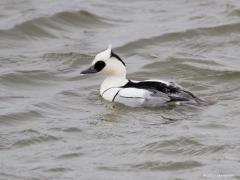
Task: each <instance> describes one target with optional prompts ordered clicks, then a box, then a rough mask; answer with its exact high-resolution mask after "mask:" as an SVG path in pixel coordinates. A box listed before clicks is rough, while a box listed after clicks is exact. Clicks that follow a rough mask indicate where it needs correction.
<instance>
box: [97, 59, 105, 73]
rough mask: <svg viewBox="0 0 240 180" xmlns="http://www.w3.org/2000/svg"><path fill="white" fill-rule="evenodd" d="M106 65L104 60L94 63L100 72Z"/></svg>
mask: <svg viewBox="0 0 240 180" xmlns="http://www.w3.org/2000/svg"><path fill="white" fill-rule="evenodd" d="M105 66H106V64H105V62H104V61H97V62H96V63H95V64H94V69H96V70H97V72H99V71H101V70H102V69H103V68H104V67H105Z"/></svg>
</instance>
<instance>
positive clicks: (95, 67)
mask: <svg viewBox="0 0 240 180" xmlns="http://www.w3.org/2000/svg"><path fill="white" fill-rule="evenodd" d="M98 72H100V73H103V74H104V75H106V76H108V77H109V76H117V77H124V78H125V77H126V65H125V63H124V62H123V60H122V59H121V58H120V57H119V56H118V55H117V54H115V53H114V52H113V51H112V48H111V45H109V46H108V48H107V49H106V50H104V51H102V52H100V53H98V54H97V55H96V56H95V58H94V60H93V62H92V64H91V66H90V67H89V68H88V69H86V70H84V71H82V72H81V74H92V73H98Z"/></svg>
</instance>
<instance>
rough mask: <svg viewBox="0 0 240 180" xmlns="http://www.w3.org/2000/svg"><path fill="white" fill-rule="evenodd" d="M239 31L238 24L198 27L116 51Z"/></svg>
mask: <svg viewBox="0 0 240 180" xmlns="http://www.w3.org/2000/svg"><path fill="white" fill-rule="evenodd" d="M239 31H240V23H231V24H222V25H218V26H213V27H198V28H194V29H188V30H184V31H177V32H170V33H166V34H162V35H158V36H154V37H150V38H142V39H138V40H136V41H133V42H129V43H127V44H124V45H123V46H120V47H118V48H116V49H117V50H118V51H120V52H124V51H125V50H127V49H138V48H143V47H145V46H149V45H154V44H156V43H160V42H161V43H163V42H169V41H179V40H183V39H188V38H200V37H202V36H221V35H224V36H225V35H226V34H227V33H239Z"/></svg>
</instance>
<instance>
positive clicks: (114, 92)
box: [81, 45, 209, 107]
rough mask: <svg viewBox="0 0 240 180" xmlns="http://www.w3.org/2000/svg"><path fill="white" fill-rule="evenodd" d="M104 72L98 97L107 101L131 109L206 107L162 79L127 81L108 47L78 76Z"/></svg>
mask: <svg viewBox="0 0 240 180" xmlns="http://www.w3.org/2000/svg"><path fill="white" fill-rule="evenodd" d="M98 72H101V73H103V74H104V75H105V76H106V78H105V80H104V81H103V83H102V85H101V88H100V95H101V96H102V97H103V98H104V99H105V100H107V101H111V102H118V103H121V104H124V105H127V106H131V107H159V106H164V105H168V104H175V105H196V106H205V105H208V104H209V102H208V101H206V100H204V99H202V98H200V97H197V96H196V95H194V94H193V93H191V92H190V91H188V90H187V89H185V88H183V87H182V86H180V85H178V84H176V83H173V82H166V81H162V80H145V81H134V80H129V79H127V78H126V65H125V63H124V62H123V60H122V59H121V58H120V57H119V56H118V55H117V54H115V53H114V52H113V51H112V49H111V46H110V45H109V47H108V49H106V50H105V51H103V52H100V53H99V54H97V55H96V56H95V58H94V60H93V62H92V65H91V67H90V68H88V69H86V70H84V71H82V72H81V74H91V73H98Z"/></svg>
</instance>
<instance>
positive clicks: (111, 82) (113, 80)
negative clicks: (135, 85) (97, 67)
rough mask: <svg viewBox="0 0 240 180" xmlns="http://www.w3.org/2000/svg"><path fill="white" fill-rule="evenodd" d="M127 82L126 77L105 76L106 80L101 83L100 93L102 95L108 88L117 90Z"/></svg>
mask: <svg viewBox="0 0 240 180" xmlns="http://www.w3.org/2000/svg"><path fill="white" fill-rule="evenodd" d="M127 82H128V80H127V79H126V76H125V75H124V76H107V77H106V79H105V80H104V81H103V83H102V85H101V88H100V93H101V94H102V93H103V92H104V91H105V90H107V89H109V88H117V87H122V86H124V85H125V84H126V83H127Z"/></svg>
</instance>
